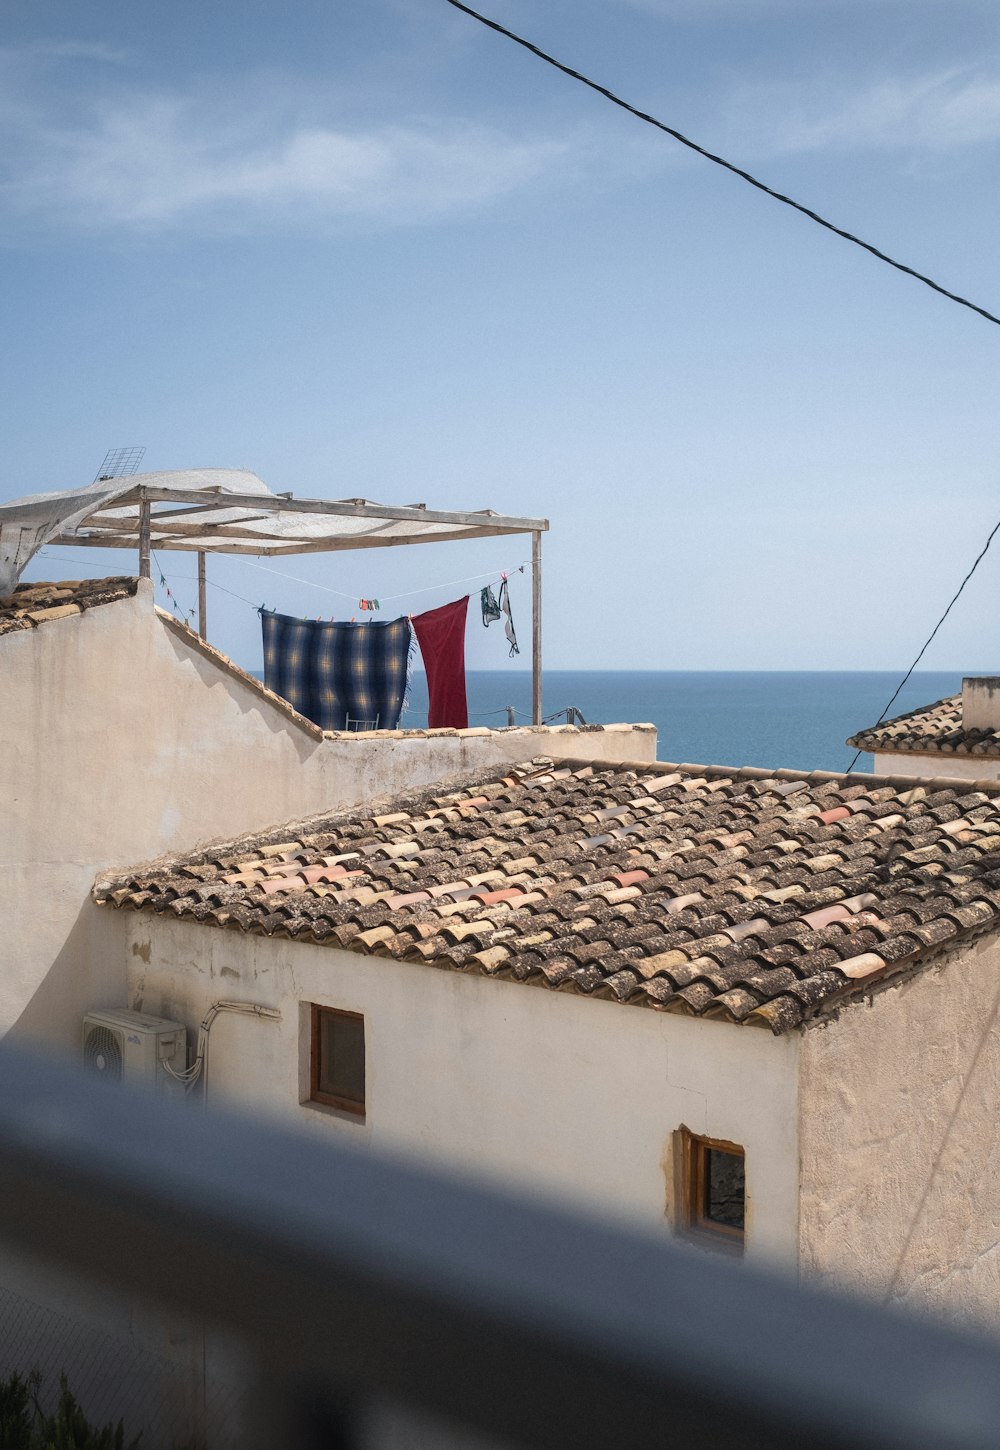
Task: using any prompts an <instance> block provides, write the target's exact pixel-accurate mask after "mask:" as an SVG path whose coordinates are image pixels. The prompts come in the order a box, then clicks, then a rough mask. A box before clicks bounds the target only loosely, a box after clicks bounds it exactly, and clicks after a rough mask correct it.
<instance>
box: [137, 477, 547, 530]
mask: <svg viewBox="0 0 1000 1450" xmlns="http://www.w3.org/2000/svg"><path fill="white" fill-rule="evenodd" d="M141 492H142V493H143V494H144V495H145V497H146V498H147V499H148V500H149V502H150V503H158V502H168V503H189V504H209V505H214V506H215V507H216V508H217V509H219V510H220V511H221V510H224V509H229V508H247V509H253V510H254V511H263V512H265V513H291V514H328V515H331V516H332V517H334V518H346V519H377V520H383V521H384V520H386V519H392V520H395V521H397V522H399V523H415V524H421V523H433V524H459V525H470V526H475V525H477V524H478V525H482V524H485V523H489V525H490V527H491V529H492V531H493V532H494V533H498V534H532V533H535V532H538V531H542V532H544V531H545V530H547V529H548V527H549V521H548V519H529V518H520V517H518V516H516V515H510V514H496V513H493V511H492V510H491V509H476V510H473V511H471V512H469V511H463V512H459V511H457V510H449V509H425V508H413V507H402V506H396V505H394V504H379V503H367V502H357V501H355V500H353V499H321V498H292V497H288V498H285V497H284V496H282V495H279V494H272V495H268V494H259V493H226V494H216V493H212V492H211V491H210V490H205V491H204V492H202V491H198V490H195V489H176V488H143V489H142V490H141ZM139 493H140V490H138V489H137V490H136V491H135V493H134V494H132V493H129V494H123V495H122V497H121V498H118V499H115V501H114V503H113V504H111V505H109V507H110V508H113V509H114V510H115V511H116V512H117V511H118V510H119V509H121V508H127V507H128V506H129V504H131V503H136V502H137V501H138V496H139ZM155 517H156V515H155V514H154V515H153V518H154V519H155Z"/></svg>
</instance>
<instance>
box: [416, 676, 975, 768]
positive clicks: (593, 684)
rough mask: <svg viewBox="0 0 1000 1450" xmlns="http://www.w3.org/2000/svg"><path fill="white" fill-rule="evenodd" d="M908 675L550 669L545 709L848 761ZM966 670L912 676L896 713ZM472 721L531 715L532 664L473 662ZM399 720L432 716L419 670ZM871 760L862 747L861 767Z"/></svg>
mask: <svg viewBox="0 0 1000 1450" xmlns="http://www.w3.org/2000/svg"><path fill="white" fill-rule="evenodd" d="M899 680H900V675H899V674H898V673H897V674H883V673H878V672H871V673H869V672H858V671H849V672H843V673H837V672H820V671H817V672H811V671H810V672H805V671H802V672H800V671H773V672H772V671H701V670H677V671H674V670H671V671H634V672H633V671H624V670H623V671H584V670H546V672H545V676H544V680H543V711H544V713H545V715H550V714H552V713H554V712H555V711H557V710H561V709H564V708H565V707H566V706H568V705H574V706H576V708H577V709H578V710H580V711H582V713H583V716H584V718H585V719H586V720H587V721H588V722H589V723H591V724H598V723H600V724H606V723H608V722H611V721H617V720H648V721H650V722H651V723H652V724H653V725H655V726H656V728H657V730H658V731H659V742H658V746H657V755H658V756H659V758H660V759H661V760H677V761H692V762H694V761H696V762H698V763H700V764H703V765H760V766H765V767H767V768H768V769H773V768H775V767H777V766H787V767H788V768H790V769H793V770H846V768H847V767H848V765H849V764H850V762H851V760H852V758H853V756H854V751H853V750H848V749H847V747H846V746H845V744H844V741H845V740H846V739H847V737H848V736H849V735H853V734H854V733H855V731H857V730H862V729H864V728H865V726H868V725H874V723H875V721H876V720H877V719H878V717H879V715H880V714H881V713H882V711H883V710H884V709H885V706H886V704H887V703H888V701H889V699H890V697H891V695H892V693H893V691H894V690H895V689H896V687H897V685H898V684H899ZM961 688H962V676H961V674H959V673H955V674H944V673H939V672H930V671H923V672H920V673H917V674H914V675H912V676H911V678H910V680H909V682H908V683H907V685H906V687H905V688H904V690H903V691H902V693H901V694H900V696H899V698H898V699H897V700H896V702H895V703H894V705H893V707H892V710H891V712H890V714H891V715H901V714H903V713H904V712H905V711H907V710H913V709H916V708H917V707H918V706H920V705H927V704H930V703H931V701H933V700H940V699H941V698H942V697H943V696H945V695H954V694H957V693H958V691H959V690H961ZM467 691H468V697H469V724H470V725H493V726H499V725H503V724H505V723H506V711H505V708H504V707H505V706H507V705H513V707H514V710H515V717H516V720H517V722H518V723H520V724H525V723H528V722H529V721H530V720H531V675H530V674H529V673H528V672H527V671H516V672H515V671H509V670H504V671H471V670H470V671H469V673H468V676H467ZM400 724H401V725H403V726H406V727H408V728H410V729H416V728H419V727H421V726H425V725H426V724H427V688H426V681H425V678H424V676H423V674H420V673H416V672H415V673H414V676H413V683H412V686H411V691H410V708H409V709H408V711H407V712H406V714H405V716H404V718H403V719H402V720H401V721H400ZM855 768H856V769H858V770H871V768H872V758H871V756H870V755H863V756H862V757H861V759H860V760H859V761H858V764H857V766H856V767H855Z"/></svg>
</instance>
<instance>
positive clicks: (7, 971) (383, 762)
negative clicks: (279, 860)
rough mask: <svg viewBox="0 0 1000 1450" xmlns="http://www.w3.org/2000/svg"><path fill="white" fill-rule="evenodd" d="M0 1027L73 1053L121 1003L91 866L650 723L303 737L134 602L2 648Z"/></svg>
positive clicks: (601, 739)
mask: <svg viewBox="0 0 1000 1450" xmlns="http://www.w3.org/2000/svg"><path fill="white" fill-rule="evenodd" d="M0 669H2V672H3V689H2V690H0V740H2V742H3V750H2V751H0V799H2V801H3V829H2V831H0V920H2V921H3V925H4V937H3V941H2V943H0V966H2V968H3V970H2V972H0V1034H2V1033H4V1032H6V1031H8V1030H10V1029H12V1028H16V1029H17V1030H19V1031H20V1032H23V1033H25V1034H30V1035H34V1036H40V1037H44V1038H46V1039H47V1040H49V1041H52V1042H58V1043H63V1044H65V1045H73V1046H75V1045H76V1044H77V1042H78V1041H79V1031H80V1018H81V1016H82V1013H83V1012H84V1011H85V1010H86V1009H87V1008H88V1007H90V1006H92V1005H94V1003H95V1002H96V1001H98V1000H106V1001H107V1000H117V1001H123V1000H124V993H125V981H124V974H123V969H122V967H121V965H120V963H117V964H116V963H115V960H114V956H113V953H110V952H109V951H108V950H107V946H106V943H105V940H104V935H103V934H104V932H105V930H106V926H107V923H106V922H105V921H104V920H103V918H102V917H101V915H100V914H98V913H92V912H90V911H89V910H87V911H84V907H85V906H86V905H87V904H88V898H89V892H90V888H91V886H92V885H93V881H94V877H95V876H96V874H97V872H98V871H99V870H102V869H104V868H106V867H108V866H112V865H120V866H127V865H129V864H131V863H133V862H135V861H139V860H148V859H150V858H152V857H156V856H159V855H161V854H164V853H166V852H168V851H175V850H183V849H187V848H192V849H193V848H194V847H196V846H197V845H198V844H200V843H202V842H205V841H208V840H212V839H215V838H218V837H223V836H232V835H238V834H240V833H242V832H246V831H250V830H254V829H260V828H264V827H266V826H270V825H275V824H278V823H280V822H282V821H286V820H290V819H293V818H295V817H302V816H305V815H310V814H312V813H313V812H315V811H320V810H333V809H336V808H338V807H339V806H344V805H350V804H353V803H355V802H357V801H359V800H362V799H364V798H366V797H370V796H373V795H380V794H390V793H393V792H396V791H400V790H405V789H408V788H410V787H414V786H420V785H424V784H427V783H429V782H431V781H434V780H439V779H441V778H442V777H446V776H450V775H455V774H459V773H462V772H466V771H472V770H476V769H479V768H480V767H483V766H489V765H491V764H495V763H502V762H505V761H508V760H523V759H529V758H530V757H531V756H533V755H538V754H544V753H555V752H558V753H561V754H568V755H575V756H578V757H581V758H593V757H600V758H604V759H631V758H653V756H654V755H655V741H656V733H655V731H653V730H649V729H646V730H641V731H633V730H631V729H629V728H627V727H621V728H617V729H614V728H613V729H610V730H608V731H603V732H589V731H577V730H572V731H568V732H567V731H565V730H555V731H552V730H544V729H543V730H533V729H526V730H514V731H502V732H492V733H480V732H469V733H467V734H465V733H462V732H452V733H448V734H435V735H423V736H419V737H414V736H409V737H406V738H393V737H391V736H383V737H381V738H378V739H371V738H369V739H348V740H345V739H343V738H322V737H319V738H318V737H317V733H316V732H312V733H310V732H309V731H308V730H306V729H304V728H302V727H301V726H300V725H297V724H296V723H295V721H294V720H291V719H290V718H289V716H288V714H287V713H286V712H285V711H284V710H282V709H281V708H279V707H278V706H277V705H276V704H274V703H273V702H272V701H269V700H268V699H267V697H266V696H265V695H264V694H263V693H262V692H261V691H260V690H258V689H255V688H253V687H252V686H251V685H250V684H249V683H247V682H246V681H244V680H242V679H241V678H240V677H239V675H238V674H235V673H232V672H230V671H228V670H227V669H225V668H223V667H221V666H220V665H219V664H218V663H216V662H214V661H213V660H211V659H209V658H207V657H206V656H205V655H204V654H203V653H201V652H200V651H199V650H198V649H197V648H196V647H194V646H193V645H192V644H190V643H188V642H187V641H185V639H184V638H183V632H182V631H178V630H177V629H174V628H169V627H167V626H166V625H165V624H164V622H163V621H162V620H161V619H160V618H159V617H158V615H157V613H156V612H155V611H154V608H153V603H152V594H151V591H150V590H149V587H148V585H146V586H142V585H141V586H140V593H139V594H138V596H137V597H136V598H134V599H126V600H122V601H120V602H119V603H115V604H108V605H103V606H101V607H99V608H95V609H91V610H88V611H87V612H86V613H85V614H82V615H75V616H72V617H69V618H66V619H60V620H52V621H49V622H47V623H45V624H43V625H41V626H40V627H39V628H38V629H35V630H25V631H19V632H17V633H14V634H9V635H5V636H4V638H3V640H2V641H0Z"/></svg>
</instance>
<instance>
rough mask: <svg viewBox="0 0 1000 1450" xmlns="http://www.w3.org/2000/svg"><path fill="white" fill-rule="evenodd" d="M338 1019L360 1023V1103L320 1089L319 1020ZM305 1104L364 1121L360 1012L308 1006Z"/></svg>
mask: <svg viewBox="0 0 1000 1450" xmlns="http://www.w3.org/2000/svg"><path fill="white" fill-rule="evenodd" d="M324 1016H326V1017H340V1018H343V1019H345V1020H349V1021H353V1022H360V1023H361V1041H362V1046H363V1048H364V1075H363V1084H362V1087H363V1094H364V1095H363V1097H362V1098H361V1100H360V1102H359V1101H357V1100H356V1099H354V1098H343V1097H339V1096H337V1095H335V1094H334V1093H328V1092H324V1091H323V1089H322V1088H321V1087H320V1058H321V1051H320V1043H321V1041H322V1036H321V1031H322V1019H323V1017H324ZM309 1101H310V1102H312V1103H319V1104H320V1105H321V1106H322V1107H324V1108H337V1109H338V1111H340V1112H342V1113H350V1114H351V1116H352V1117H355V1118H364V1117H365V1116H366V1114H367V1110H368V1044H367V1035H366V1033H365V1018H364V1013H363V1012H349V1011H347V1010H346V1009H345V1008H343V1007H324V1006H321V1005H320V1003H318V1002H311V1003H310V1004H309Z"/></svg>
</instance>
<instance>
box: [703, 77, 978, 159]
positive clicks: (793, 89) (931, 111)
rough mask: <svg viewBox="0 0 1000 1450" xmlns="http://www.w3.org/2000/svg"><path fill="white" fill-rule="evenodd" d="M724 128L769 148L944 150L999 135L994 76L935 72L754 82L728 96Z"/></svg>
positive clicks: (761, 148) (783, 150)
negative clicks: (851, 85) (851, 87)
mask: <svg viewBox="0 0 1000 1450" xmlns="http://www.w3.org/2000/svg"><path fill="white" fill-rule="evenodd" d="M727 115H728V121H729V125H730V126H731V127H732V128H733V130H734V133H738V134H740V135H741V136H743V137H744V138H745V141H746V143H747V144H748V145H749V146H751V147H752V148H753V149H756V150H758V151H765V152H770V153H793V152H810V151H858V150H877V149H878V150H886V149H895V150H907V151H911V152H946V151H954V150H956V149H958V148H962V147H969V146H977V145H983V144H988V143H992V142H995V141H997V140H1000V80H995V79H993V78H992V77H989V76H984V75H972V74H969V73H968V72H960V71H954V70H952V71H942V72H936V73H932V74H929V75H921V76H911V77H908V78H899V77H894V78H888V79H884V80H879V81H875V82H873V83H871V84H870V85H868V86H867V87H865V88H864V89H862V90H857V91H854V92H850V93H845V91H844V89H843V88H842V87H837V86H833V85H826V86H824V85H820V84H816V83H815V82H814V83H812V84H810V85H808V86H807V85H804V84H799V85H794V86H778V87H774V86H772V87H760V88H754V89H752V90H744V91H743V92H741V93H739V94H738V95H737V96H735V97H733V98H732V99H731V101H730V104H729V106H728V108H727Z"/></svg>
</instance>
